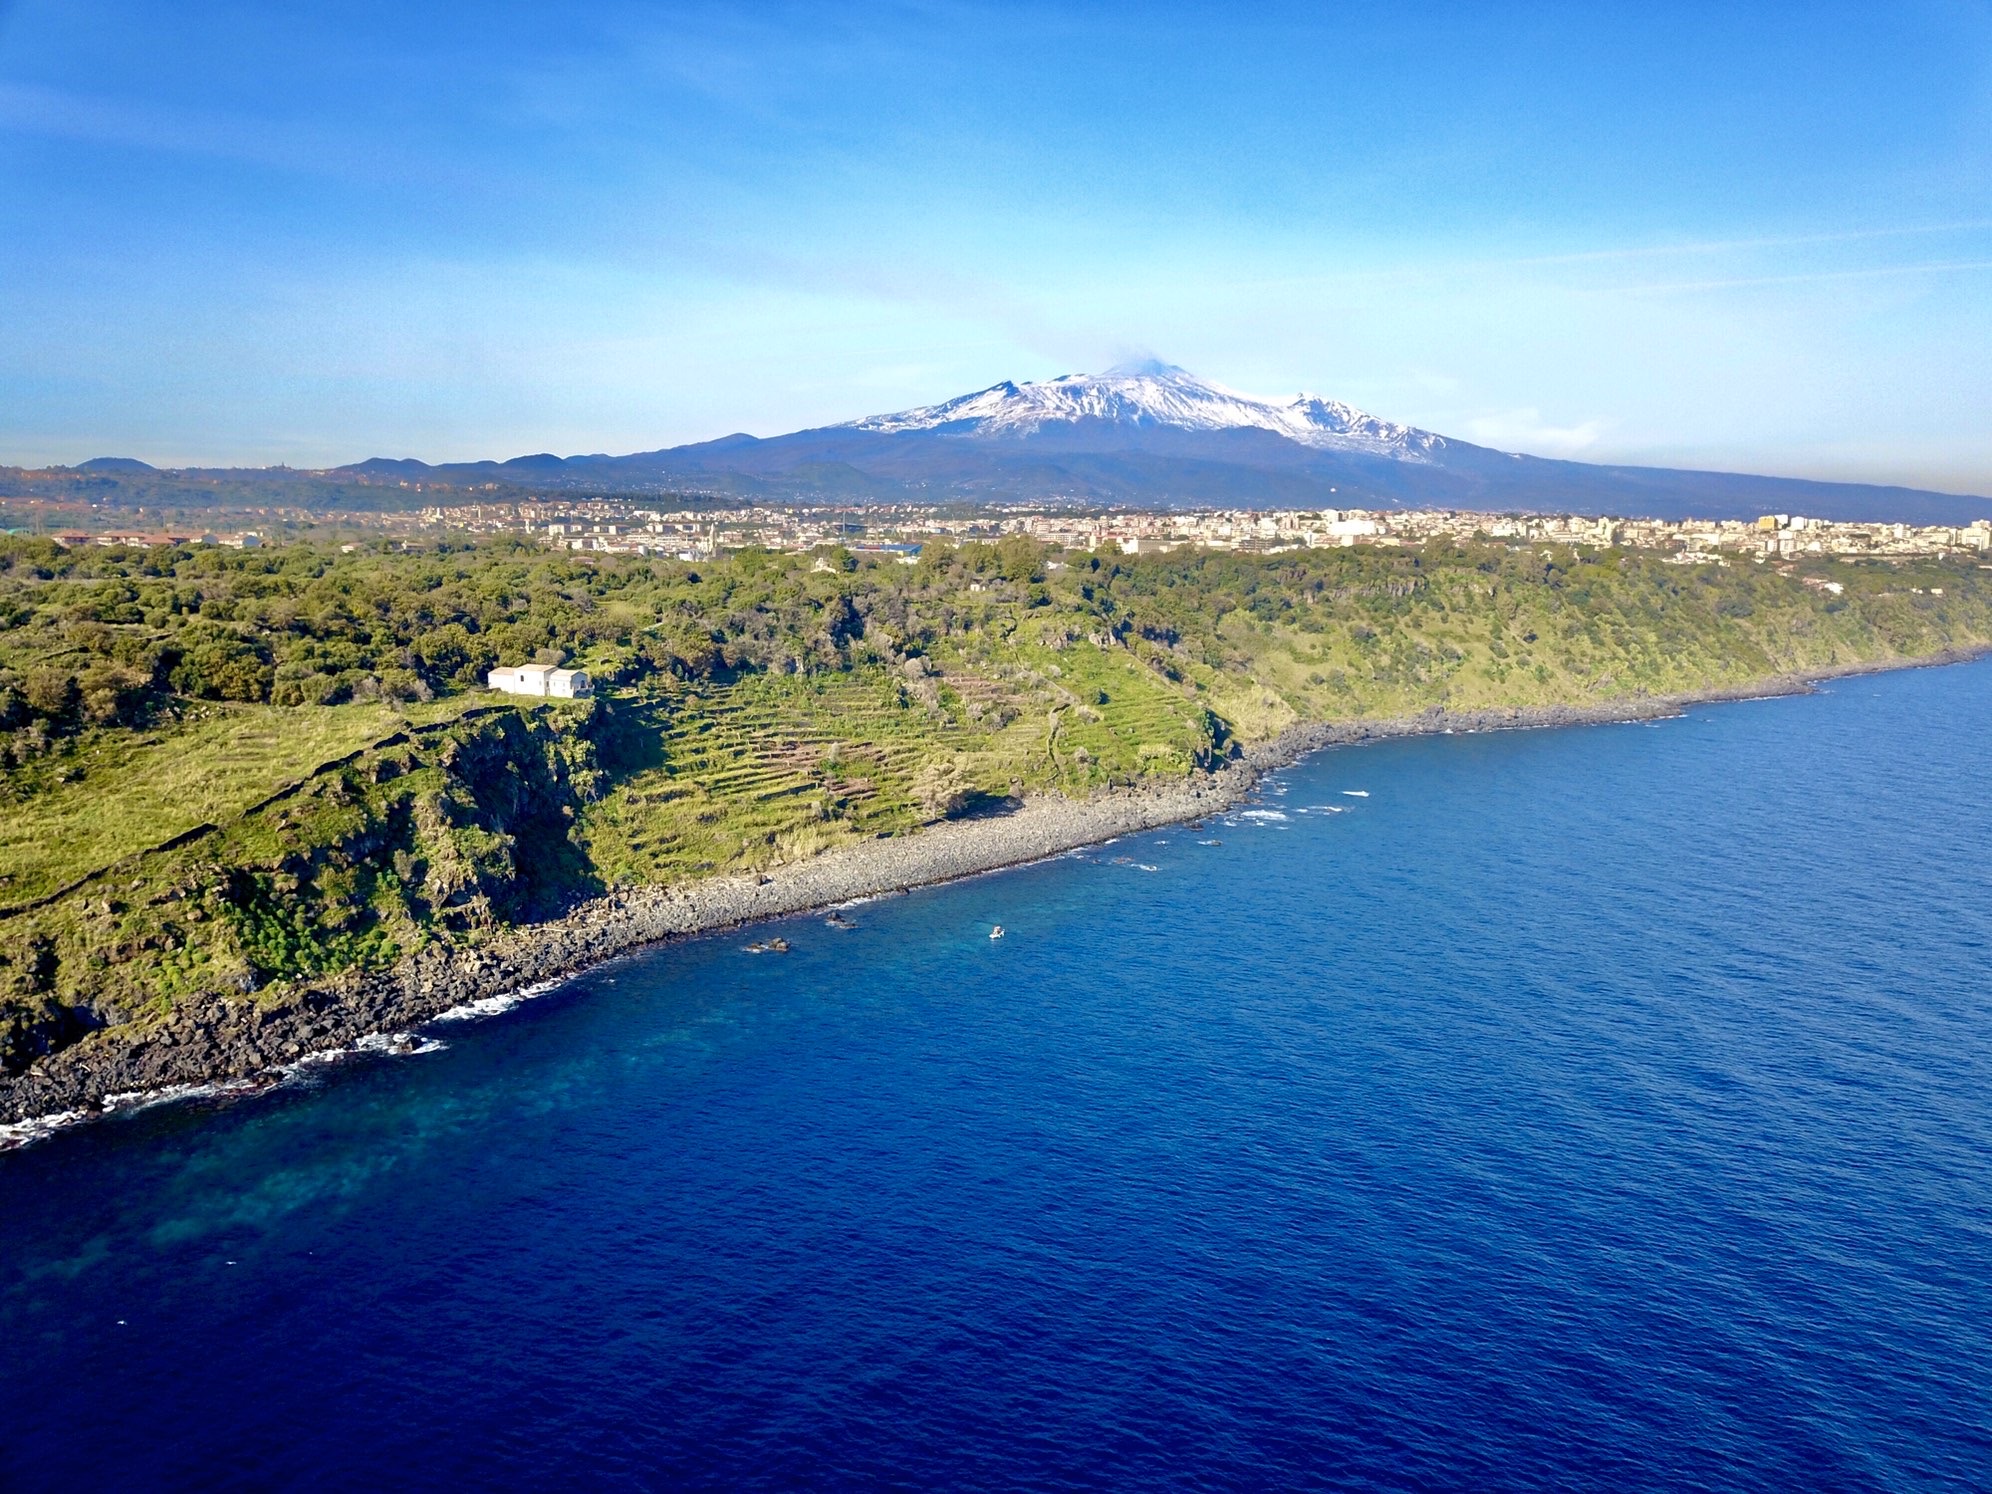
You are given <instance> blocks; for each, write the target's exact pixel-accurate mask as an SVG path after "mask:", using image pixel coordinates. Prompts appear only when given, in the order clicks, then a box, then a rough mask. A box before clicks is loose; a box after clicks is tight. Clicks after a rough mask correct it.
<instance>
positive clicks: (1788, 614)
mask: <svg viewBox="0 0 1992 1494" xmlns="http://www.w3.org/2000/svg"><path fill="white" fill-rule="evenodd" d="M1053 560H1054V557H1049V556H1047V555H1046V554H1045V553H1043V552H1042V551H1041V550H1039V549H1038V548H1037V547H1036V546H1034V545H1031V544H1030V543H1028V542H1026V541H1021V540H1008V541H1005V542H1004V543H1003V545H1001V546H964V547H963V548H962V549H961V550H960V551H952V550H947V549H945V548H938V549H935V550H932V551H930V552H929V554H928V555H927V556H926V557H925V558H923V560H922V562H921V563H920V564H919V565H918V566H913V567H905V566H898V565H877V564H870V563H861V562H859V561H857V560H855V559H853V558H852V557H849V556H844V555H841V554H838V553H835V552H831V553H830V554H827V555H825V556H823V557H811V556H773V555H766V554H760V553H756V552H751V551H750V552H745V553H743V554H741V555H739V556H737V557H733V558H731V559H728V560H724V561H720V562H716V563H713V564H710V565H706V566H703V567H699V568H694V567H688V566H684V565H679V564H676V563H672V562H657V561H643V560H623V559H604V558H590V557H582V556H576V555H572V554H566V553H557V552H555V553H550V552H545V551H541V550H538V549H536V548H533V547H531V546H526V545H519V544H508V543H494V544H481V545H478V546H474V547H473V546H468V545H439V546H436V547H433V548H430V549H425V550H415V551H399V550H393V549H389V548H386V547H381V548H376V549H371V550H360V551H357V552H354V553H350V554H347V553H342V552H338V551H330V550H327V549H321V548H318V547H313V546H308V545H299V546H291V547H273V548H272V550H270V551H266V552H261V553H236V552H225V553H215V552H212V551H180V552H173V551H156V552H144V551H133V552H123V551H115V550H110V551H106V550H94V551H87V552H79V553H75V554H70V553H68V552H60V551H57V550H56V549H55V548H54V547H52V546H47V545H45V544H38V543H36V542H24V541H18V540H16V541H5V542H0V1071H5V1070H7V1069H14V1068H18V1067H20V1066H21V1065H22V1064H25V1063H27V1062H30V1061H32V1060H33V1058H34V1056H35V1055H36V1054H37V1053H40V1052H45V1051H48V1050H49V1049H51V1048H53V1047H59V1046H62V1045H63V1044H65V1043H67V1042H70V1041H73V1040H74V1039H75V1038H76V1037H77V1036H78V1035H79V1034H81V1033H82V1032H84V1031H86V1030H87V1029H88V1028H89V1027H90V1026H92V1025H96V1024H99V1023H101V1022H103V1021H106V1020H112V1021H128V1020H140V1021H142V1020H143V1019H144V1017H145V1015H146V1014H147V1013H148V1012H156V1011H160V1010H163V1009H164V1008H165V1007H167V1006H169V1005H170V1004H171V1003H173V1002H176V1001H180V1000H183V999H186V998H187V997H190V996H195V997H198V996H201V995H203V994H208V993H215V992H235V993H240V992H244V991H250V990H273V991H281V990H283V989H284V988H285V987H286V986H287V985H288V984H290V983H292V982H295V981H299V980H311V979H317V978H321V977H324V976H327V975H331V974H336V973H337V972H339V971H342V970H347V969H351V968H354V967H364V966H379V965H384V964H388V963H391V962H393V961H394V960H396V959H399V958H401V957H402V956H403V955H405V954H407V953H408V952H409V951H411V950H413V949H415V948H417V947H420V946H421V945H423V944H426V943H430V942H433V941H436V940H444V941H451V942H475V941H476V940H477V939H479V938H480V937H482V934H483V931H485V930H488V929H490V928H492V927H494V926H497V925H501V924H504V923H507V922H513V921H517V920H520V919H530V918H537V917H543V916H546V915H548V914H551V913H555V912H557V911H559V910H560V909H561V908H562V907H564V906H568V905H571V903H572V902H573V901H574V900H575V899H576V898H580V897H585V896H588V895H590V894H593V893H596V892H599V891H601V890H603V889H606V888H610V887H614V886H618V885H631V884H642V883H657V882H670V881H674V880H678V879H682V878H688V877H696V876H700V875H708V874H713V873H717V872H723V871H729V870H742V869H753V868H765V867H768V866H770V865H773V864H776V863H779V862H784V861H793V860H798V859H802V858H806V857H808V856H812V855H815V854H818V853H820V852H821V851H823V850H825V849H826V848H829V847H833V846H836V845H838V844H841V843H846V842H850V841H853V840H857V839H862V838H868V837H872V836H877V835H882V834H884V835H896V834H903V833H906V832H909V831H912V830H915V829H917V828H918V827H919V826H920V825H922V824H925V823H929V822H931V821H934V820H936V819H940V818H944V817H946V816H949V815H952V814H956V813H961V812H964V811H966V810H968V809H971V808H972V807H974V806H975V805H976V804H977V803H978V802H983V801H987V800H989V799H994V798H1001V797H1004V796H1008V795H1011V794H1014V793H1018V792H1027V793H1044V792H1063V793H1068V794H1084V793H1086V792H1089V791H1091V790H1093V789H1095V788H1098V787H1100V786H1101V785H1103V784H1109V783H1131V782H1138V781H1141V780H1144V779H1149V780H1152V779H1157V778H1171V777H1179V776H1181V775H1184V774H1188V773H1191V772H1195V771H1198V770H1199V769H1200V768H1201V767H1203V766H1208V765H1210V764H1212V763H1213V762H1215V761H1217V760H1219V759H1221V758H1222V757H1223V756H1225V755H1226V754H1227V753H1228V752H1229V751H1230V750H1231V748H1232V745H1233V744H1234V743H1235V742H1238V741H1241V740H1242V741H1251V740H1257V739H1263V738H1265V737H1268V736H1271V735H1273V734H1275V733H1277V732H1278V731H1280V730H1282V729H1283V728H1285V727H1287V726H1290V725H1292V724H1294V723H1295V722H1297V721H1302V720H1320V719H1352V718H1362V717H1376V716H1397V715H1408V714H1413V713H1416V712H1418V711H1421V710H1424V709H1427V708H1429V707H1432V706H1447V707H1452V708H1469V709H1470V708H1480V707H1488V706H1504V705H1539V704H1548V703H1556V702H1569V703H1584V704H1589V703H1596V702H1600V701H1613V700H1621V699H1627V698H1631V697H1637V696H1641V695H1651V694H1664V693H1674V692H1680V691H1690V690H1695V689H1701V688H1707V687H1710V686H1718V685H1732V684H1741V683H1746V682H1749V681H1752V680H1758V679H1762V678H1764V677H1766V676H1770V675H1774V674H1779V673H1783V672H1786V671H1789V670H1794V669H1804V668H1815V667H1823V666H1831V665H1837V664H1848V663H1853V662H1857V661H1890V660H1899V659H1913V658H1918V657H1925V656H1928V655H1931V654H1933V653H1937V652H1939V651H1942V650H1944V649H1949V648H1958V647H1975V646H1981V645H1983V644H1985V643H1987V642H1988V641H1992V584H1988V583H1992V571H1988V570H1987V569H1986V568H1985V567H1983V566H1982V565H1981V564H1980V563H1978V562H1977V560H1976V559H1975V558H1963V557H1961V558H1958V559H1954V560H1949V561H1928V562H1918V563H1913V564H1902V565H1890V564H1881V563H1865V564H1846V563H1834V562H1823V561H1822V562H1810V563H1806V564H1803V565H1794V566H1788V567H1783V568H1779V567H1775V566H1766V565H1754V564H1750V563H1748V562H1743V563H1739V564H1736V565H1732V566H1726V567H1718V566H1705V567H1694V568H1688V567H1680V566H1673V565H1667V564H1663V563H1662V562H1661V561H1660V559H1659V558H1658V557H1652V556H1642V555H1638V554H1632V553H1626V552H1621V551H1573V550H1552V551H1548V552H1543V551H1539V550H1529V549H1522V548H1509V547H1499V546H1492V545H1488V546H1467V547H1451V546H1433V547H1430V548H1428V549H1426V550H1423V551H1419V550H1408V549H1373V550H1342V551H1327V552H1307V553H1304V554H1294V555H1281V556H1266V557H1255V556H1239V555H1196V554H1190V555H1172V556H1162V557H1154V558H1147V557H1144V558H1141V559H1138V560H1131V561H1128V560H1121V559H1119V558H1117V557H1100V556H1086V555H1068V556H1064V557H1062V558H1057V563H1055V564H1054V563H1052V562H1053ZM531 658H541V659H548V660H555V659H565V660H571V661H573V662H575V663H578V664H583V665H585V666H586V667H587V668H589V670H590V671H591V672H592V673H593V674H594V675H595V677H596V678H597V679H598V680H599V681H600V682H601V684H602V689H601V692H600V698H599V699H597V700H596V701H594V702H582V703H576V704H571V705H569V704H556V703H542V704H537V705H536V704H532V703H528V702H520V701H515V700H511V699H509V698H505V697H498V696H494V695H493V694H491V693H490V692H488V691H486V690H484V689H483V688H482V687H481V681H482V678H483V673H484V671H485V670H486V669H488V668H489V667H490V666H491V665H493V664H495V663H500V662H504V663H512V662H518V661H520V660H524V659H531ZM348 759H350V760H349V761H348ZM327 765H334V766H330V767H328V766H327ZM286 790H289V791H290V792H282V791H286ZM280 793H281V797H278V798H276V799H275V800H274V801H273V800H272V796H276V795H280ZM208 825H211V826H214V827H215V828H214V829H213V830H212V831H211V832H208V833H204V834H203V835H202V836H201V837H199V838H198V839H197V840H194V841H192V842H191V843H189V844H185V845H181V846H178V847H173V848H169V849H165V850H151V849H149V848H157V847H161V846H162V845H163V844H164V843H166V842H168V841H170V840H171V839H172V838H173V837H175V836H177V835H180V834H181V833H183V832H185V831H189V830H192V829H195V828H196V827H200V826H208ZM110 867H114V868H115V873H114V875H111V876H105V877H99V878H96V879H95V880H93V881H91V882H89V883H88V884H87V885H85V886H82V887H80V888H77V889H75V890H74V891H71V892H68V893H66V894H64V895H62V896H58V897H55V898H54V899H53V900H52V901H50V902H48V904H47V905H46V906H42V907H36V908H33V909H31V910H29V911H25V912H23V911H18V910H20V909H22V908H23V906H24V905H26V904H30V903H33V902H35V901H36V900H38V899H43V898H47V897H48V896H49V894H51V893H55V892H57V891H59V890H60V889H62V888H64V887H65V886H67V885H68V884H70V883H72V882H75V881H76V880H77V879H78V878H80V877H83V876H85V875H86V874H89V873H93V872H98V871H100V870H103V869H105V868H110ZM7 910H15V911H7Z"/></svg>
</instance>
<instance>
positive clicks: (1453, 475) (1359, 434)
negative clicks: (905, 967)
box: [76, 362, 1992, 524]
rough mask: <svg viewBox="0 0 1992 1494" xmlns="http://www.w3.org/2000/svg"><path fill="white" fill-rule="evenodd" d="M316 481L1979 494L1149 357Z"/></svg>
mask: <svg viewBox="0 0 1992 1494" xmlns="http://www.w3.org/2000/svg"><path fill="white" fill-rule="evenodd" d="M133 469H136V472H134V470H133ZM76 470H77V471H78V472H79V473H85V472H87V474H88V476H89V478H90V480H91V481H92V482H93V483H94V484H95V485H96V486H98V487H99V488H103V489H117V488H121V487H124V486H127V485H134V484H142V483H144V482H145V481H146V480H147V478H148V477H149V478H151V479H153V480H157V478H158V477H159V474H154V473H152V470H151V469H150V468H146V467H144V465H143V464H142V463H136V462H130V461H126V460H114V459H99V460H97V461H95V462H87V463H84V464H83V467H82V468H79V469H76ZM190 475H191V474H190ZM203 475H204V476H206V477H208V478H210V479H212V478H213V477H215V476H217V475H219V474H214V473H207V474H203ZM263 475H264V476H266V477H267V478H269V480H271V481H273V482H274V481H286V482H289V481H294V480H295V479H296V477H297V474H295V473H291V472H289V471H288V470H284V471H282V472H281V473H280V474H279V473H268V474H263ZM231 476H233V477H235V478H237V479H241V478H244V477H247V476H250V474H245V473H235V474H231ZM322 476H323V477H326V478H331V479H334V480H343V481H353V482H359V483H366V484H380V483H383V482H386V483H390V484H399V483H404V482H405V483H411V484H412V483H414V482H421V483H422V485H423V487H424V489H425V491H426V490H428V489H430V488H431V486H432V485H439V486H443V487H448V486H452V485H462V486H468V485H473V484H476V485H483V484H490V483H500V484H506V485H508V486H514V487H519V488H534V489H562V490H566V491H570V492H662V491H691V492H705V493H712V494H716V495H720V496H724V497H729V498H735V499H744V500H766V501H777V502H793V501H803V502H808V501H826V502H842V501H858V500H863V501H872V502H922V503H933V502H1005V501H1007V502H1019V501H1020V502H1032V503H1053V502H1070V503H1080V504H1088V505H1130V506H1139V507H1155V508H1169V507H1212V506H1214V507H1239V508H1371V509H1375V508H1453V509H1483V510H1488V511H1494V512H1502V511H1538V512H1558V513H1597V514H1617V515H1623V516H1627V517H1647V518H1659V519H1686V518H1708V519H1749V518H1754V517H1756V516H1757V515H1759V514H1763V513H1768V512H1777V511H1791V512H1796V513H1804V514H1809V515H1812V516H1814V517H1817V518H1822V519H1845V520H1894V521H1899V522H1906V523H1913V524H1966V523H1969V522H1971V521H1972V520H1973V519H1976V518H1981V517H1985V516H1987V515H1992V498H1986V497H1978V496H1971V495H1958V494H1948V493H1935V492H1928V491H1924V490H1920V489H1913V488H1902V487H1880V486H1872V485H1867V484H1861V483H1835V482H1818V481H1811V480H1807V479H1802V478H1789V477H1761V476H1748V475H1743V474H1737V473H1726V472H1699V471H1687V470H1675V469H1668V468H1659V467H1630V466H1601V465H1595V464H1591V463H1585V462H1571V461H1557V460H1551V459H1548V458H1544V457H1536V456H1528V455H1525V454H1522V453H1517V452H1504V451H1495V450H1492V449H1490V448H1488V447H1485V446H1476V445H1473V444H1472V443H1470V442H1466V441H1460V440H1456V439H1454V438H1453V437H1450V436H1443V435H1439V434H1436V433H1434V432H1432V431H1426V430H1420V429H1418V428H1417V427H1415V426H1408V425H1399V424H1397V423H1395V422H1393V421H1389V420H1384V419H1379V418H1378V417H1376V416H1374V415H1370V414H1366V413H1365V412H1363V411H1362V410H1358V409H1356V408H1355V407H1354V406H1352V405H1347V404H1344V403H1342V402H1341V401H1340V400H1334V399H1325V398H1322V397H1320V396H1318V395H1313V394H1299V395H1295V396H1293V397H1292V398H1290V399H1265V398H1260V397H1258V396H1254V395H1249V394H1241V393H1238V392H1237V391H1235V390H1231V389H1226V388H1224V387H1222V386H1221V385H1218V384H1213V383H1210V382H1208V381H1206V380H1204V379H1200V378H1198V377H1196V376H1195V375H1194V374H1191V373H1189V372H1187V371H1185V370H1184V369H1181V368H1177V367H1174V366H1173V365H1170V364H1166V363H1155V362H1144V363H1136V364H1128V365H1123V366H1121V367H1118V368H1114V369H1110V370H1108V371H1107V372H1106V373H1103V374H1067V375H1065V376H1063V377H1060V378H1056V379H1048V380H1044V381H1042V382H1038V383H1023V384H1017V383H1010V382H1008V381H1006V382H1004V383H1001V384H995V385H992V386H991V387H989V388H987V389H983V390H979V391H977V392H975V393H973V394H965V395H961V396H960V397H958V398H955V399H951V400H946V401H944V402H942V403H940V404H936V405H925V406H922V407H920V408H917V409H911V410H901V411H897V412H894V413H891V414H884V415H872V416H868V417H866V418H864V419H861V420H852V421H848V422H846V423H844V424H842V425H831V426H821V427H817V428H815V429H812V430H802V431H793V432H790V433H789V434H787V435H780V436H771V437H756V436H750V435H744V434H737V435H731V436H723V437H721V438H720V439H718V440H715V441H705V442H700V443H697V444H694V445H689V446H676V447H669V448H666V449H663V450H658V451H646V452H637V453H634V454H632V455H628V456H604V455H594V456H570V457H559V456H553V455H550V454H539V455H535V456H524V457H515V458H513V459H511V460H509V461H486V462H460V463H449V464H444V465H440V466H432V465H430V464H428V463H426V462H420V461H410V460H395V459H387V458H374V459H372V460H370V461H365V462H360V463H357V464H355V465H353V466H349V467H341V468H336V469H333V470H332V471H330V472H327V473H324V474H322ZM106 496H107V497H109V498H110V501H116V498H115V496H114V495H112V494H107V495H106Z"/></svg>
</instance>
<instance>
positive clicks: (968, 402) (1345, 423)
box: [842, 363, 1447, 461]
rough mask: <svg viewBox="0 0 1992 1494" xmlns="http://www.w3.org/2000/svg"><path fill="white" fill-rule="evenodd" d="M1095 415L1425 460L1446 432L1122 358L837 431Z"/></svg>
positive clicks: (1015, 425) (944, 429) (1011, 423)
mask: <svg viewBox="0 0 1992 1494" xmlns="http://www.w3.org/2000/svg"><path fill="white" fill-rule="evenodd" d="M1089 422H1102V423H1105V424H1109V425H1115V426H1124V427H1146V428H1150V429H1173V430H1181V431H1229V430H1262V431H1270V432H1272V433H1273V434H1274V435H1278V436H1284V437H1286V438H1287V439H1288V440H1289V441H1296V442H1298V443H1300V444H1301V445H1303V446H1311V447H1315V448H1318V449H1322V450H1333V451H1352V452H1364V453H1368V454H1371V455H1376V456H1389V457H1395V458H1397V459H1398V460H1404V461H1429V460H1431V454H1432V453H1433V452H1435V451H1438V450H1441V449H1442V448H1444V447H1445V446H1446V444H1447V442H1446V439H1445V437H1443V436H1436V435H1433V434H1432V433H1431V432H1430V431H1421V430H1418V429H1417V428H1416V427H1414V426H1408V425H1398V424H1396V423H1395V422H1393V421H1388V420H1379V419H1378V418H1377V417H1376V416H1374V415H1368V414H1365V413H1364V412H1363V411H1361V410H1358V409H1356V408H1355V407H1354V406H1353V405H1345V404H1343V403H1342V402H1341V401H1340V400H1335V399H1323V398H1321V397H1320V396H1319V395H1314V394H1299V395H1295V396H1294V397H1293V398H1292V399H1289V400H1276V399H1261V398H1259V397H1258V396H1256V395H1251V394H1240V393H1238V392H1237V391H1236V390H1233V389H1226V388H1224V387H1223V386H1222V385H1218V384H1212V383H1209V382H1207V381H1205V380H1203V379H1199V378H1198V377H1196V375H1194V374H1191V373H1188V372H1185V371H1184V370H1183V369H1180V368H1177V367H1175V366H1174V365H1172V364H1167V363H1138V364H1128V365H1124V366H1122V367H1120V368H1114V369H1109V370H1108V371H1107V372H1106V373H1103V374H1066V375H1064V376H1063V377H1061V378H1056V379H1047V380H1045V381H1043V382H1041V383H1035V384H1013V383H1010V382H1008V381H1007V380H1006V381H1005V382H1003V383H1001V384H996V385H992V386H991V387H990V388H988V389H984V390H980V391H978V392H977V393H975V394H964V395H962V396H960V397H959V398H957V399H951V400H948V401H946V402H945V403H943V404H938V405H926V406H923V407H922V408H920V409H917V410H901V411H899V412H898V413H896V414H891V415H872V416H869V417H867V418H866V419H863V420H853V421H851V422H849V424H848V425H847V426H845V427H842V429H848V430H861V431H877V432H879V433H881V434H887V435H897V434H904V433H908V432H913V431H933V432H936V433H939V434H942V435H953V436H983V437H1019V436H1033V435H1037V434H1039V433H1040V432H1042V431H1044V429H1045V428H1046V427H1047V426H1058V425H1074V426H1076V425H1080V424H1082V423H1089Z"/></svg>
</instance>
